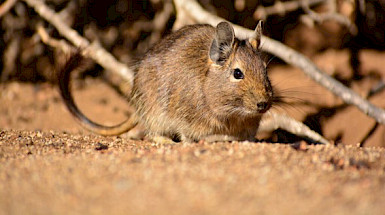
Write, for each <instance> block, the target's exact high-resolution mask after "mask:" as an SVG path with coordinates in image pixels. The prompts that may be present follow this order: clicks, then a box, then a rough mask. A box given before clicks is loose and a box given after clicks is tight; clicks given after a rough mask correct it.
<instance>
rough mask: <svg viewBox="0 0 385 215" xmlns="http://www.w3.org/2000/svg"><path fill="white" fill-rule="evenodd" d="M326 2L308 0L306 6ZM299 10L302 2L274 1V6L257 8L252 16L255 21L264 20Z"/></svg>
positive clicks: (297, 0)
mask: <svg viewBox="0 0 385 215" xmlns="http://www.w3.org/2000/svg"><path fill="white" fill-rule="evenodd" d="M326 1H328V0H308V2H307V5H309V7H311V6H314V5H317V4H320V3H323V2H326ZM300 8H302V0H295V1H286V2H282V1H276V2H275V3H274V5H273V6H270V7H263V6H258V7H257V9H256V10H255V12H254V15H253V16H254V18H255V19H263V20H266V18H267V17H268V16H271V15H276V14H280V15H285V14H286V13H288V12H291V11H295V10H298V9H300Z"/></svg>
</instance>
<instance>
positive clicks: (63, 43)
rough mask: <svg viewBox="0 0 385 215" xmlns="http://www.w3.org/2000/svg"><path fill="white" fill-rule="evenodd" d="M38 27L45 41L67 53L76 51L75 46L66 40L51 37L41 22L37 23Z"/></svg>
mask: <svg viewBox="0 0 385 215" xmlns="http://www.w3.org/2000/svg"><path fill="white" fill-rule="evenodd" d="M36 29H37V33H38V34H39V36H40V38H41V40H42V41H43V43H45V44H47V45H49V46H51V47H53V48H56V49H58V50H61V51H62V52H64V53H65V54H70V53H71V52H72V51H75V48H74V47H72V46H71V45H69V44H68V43H67V42H66V41H64V40H56V39H53V38H51V37H50V36H49V35H48V33H47V31H46V30H45V29H44V27H43V25H42V24H41V23H40V24H38V25H37V27H36Z"/></svg>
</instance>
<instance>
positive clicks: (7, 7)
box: [0, 0, 17, 17]
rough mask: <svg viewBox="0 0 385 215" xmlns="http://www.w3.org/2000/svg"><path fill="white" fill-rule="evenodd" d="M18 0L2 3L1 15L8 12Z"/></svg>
mask: <svg viewBox="0 0 385 215" xmlns="http://www.w3.org/2000/svg"><path fill="white" fill-rule="evenodd" d="M16 2H17V0H6V1H5V2H3V4H1V5H0V17H2V16H3V15H4V14H6V13H7V12H8V11H9V10H10V9H12V7H13V6H14V5H15V4H16Z"/></svg>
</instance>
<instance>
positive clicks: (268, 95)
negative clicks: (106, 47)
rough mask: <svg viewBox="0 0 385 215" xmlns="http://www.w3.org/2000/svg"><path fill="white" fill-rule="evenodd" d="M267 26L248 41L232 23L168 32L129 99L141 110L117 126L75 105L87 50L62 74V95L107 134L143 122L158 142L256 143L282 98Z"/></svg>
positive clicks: (138, 71)
mask: <svg viewBox="0 0 385 215" xmlns="http://www.w3.org/2000/svg"><path fill="white" fill-rule="evenodd" d="M261 31H262V30H261V23H259V24H258V25H257V27H256V29H255V32H254V36H253V37H251V38H248V39H245V40H240V39H238V38H236V37H235V33H234V29H233V27H232V26H231V25H230V24H229V23H228V22H221V23H219V24H218V25H217V26H216V27H213V26H211V25H207V24H196V25H189V26H185V27H183V28H181V29H180V30H178V31H176V32H174V33H171V34H170V35H168V36H166V37H165V38H163V39H162V40H161V41H160V42H158V43H157V44H156V45H155V46H153V47H152V48H151V49H150V50H149V51H148V52H147V53H146V54H145V55H144V57H143V58H142V59H141V60H140V61H139V62H138V64H137V66H136V68H135V78H134V84H133V86H132V91H131V92H130V98H129V102H130V104H131V105H132V106H133V107H134V109H135V111H134V113H133V114H132V115H131V116H130V117H129V118H128V119H127V120H126V121H125V122H123V123H121V124H119V125H116V126H112V127H108V126H104V125H99V124H97V123H95V122H92V121H91V120H89V119H88V118H87V117H85V116H84V115H83V114H82V113H81V111H80V110H79V109H78V108H77V106H76V105H75V103H74V100H73V98H72V95H71V91H70V87H69V85H70V73H71V71H72V70H74V69H75V68H76V67H78V66H79V64H80V62H79V61H80V60H79V57H80V54H78V55H77V56H76V55H75V56H72V57H70V59H69V61H68V62H67V64H66V65H65V66H64V68H63V69H62V71H61V72H59V77H58V78H59V87H60V92H61V95H62V97H63V99H64V101H65V104H66V106H67V107H68V109H69V110H70V112H71V113H72V114H73V115H74V116H75V118H76V119H77V120H78V121H79V122H80V124H81V125H83V126H84V127H85V128H87V129H88V130H90V131H93V132H95V133H98V134H101V135H119V134H122V133H125V132H127V131H129V130H130V129H132V128H133V127H134V126H136V125H137V124H138V123H139V124H141V125H142V126H143V127H144V128H145V130H146V134H147V136H148V137H149V138H150V139H151V138H152V137H157V136H163V137H168V138H174V139H179V140H182V141H199V140H201V139H205V138H207V137H210V136H211V135H214V136H215V135H219V136H221V135H225V136H230V137H232V138H233V139H236V140H253V139H254V138H255V135H256V132H257V129H258V126H259V122H260V120H261V117H262V115H263V114H264V113H265V112H266V111H267V110H269V108H270V107H271V105H272V102H273V99H274V91H273V88H272V86H271V83H270V80H269V77H268V75H267V71H266V64H265V62H264V61H263V60H262V58H261V52H260V49H259V45H260V38H261V34H262V33H261ZM175 137H176V138H175Z"/></svg>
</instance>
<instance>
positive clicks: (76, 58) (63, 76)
mask: <svg viewBox="0 0 385 215" xmlns="http://www.w3.org/2000/svg"><path fill="white" fill-rule="evenodd" d="M82 61H83V57H82V56H81V54H80V53H79V52H78V53H76V54H74V55H72V56H71V57H70V59H69V60H68V62H67V63H66V65H65V66H64V67H63V69H62V70H61V71H60V72H59V73H58V82H59V88H60V94H61V96H62V98H63V100H64V103H65V105H66V106H67V108H68V110H69V111H70V112H71V114H72V115H73V116H74V117H75V119H76V120H77V121H78V122H79V124H80V125H82V126H83V127H84V128H86V129H87V130H89V131H92V132H94V133H97V134H100V135H105V136H112V135H120V134H123V133H125V132H127V131H129V130H131V129H132V128H133V127H135V126H136V125H137V123H138V122H137V119H136V117H135V114H132V115H131V116H130V117H129V118H128V119H127V120H125V121H124V122H122V123H120V124H118V125H115V126H104V125H100V124H98V123H96V122H93V121H92V120H90V119H88V118H87V117H86V116H85V115H84V114H83V113H82V112H81V111H80V110H79V108H78V107H77V106H76V104H75V102H74V99H73V97H72V94H71V87H70V83H71V72H72V71H73V70H75V69H76V68H78V67H79V66H80V65H81V63H82Z"/></svg>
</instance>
